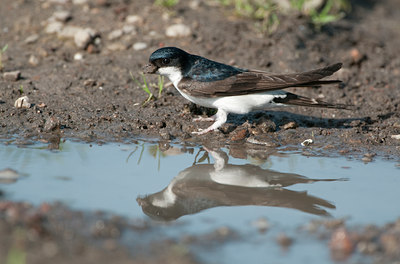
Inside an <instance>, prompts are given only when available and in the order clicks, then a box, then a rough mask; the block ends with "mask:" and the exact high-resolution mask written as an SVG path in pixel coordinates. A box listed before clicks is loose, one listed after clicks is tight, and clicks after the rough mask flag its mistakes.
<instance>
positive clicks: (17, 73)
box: [3, 71, 21, 82]
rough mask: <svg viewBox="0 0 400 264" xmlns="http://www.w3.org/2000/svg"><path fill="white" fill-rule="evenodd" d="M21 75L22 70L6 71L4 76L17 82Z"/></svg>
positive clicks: (7, 79) (10, 80) (6, 79)
mask: <svg viewBox="0 0 400 264" xmlns="http://www.w3.org/2000/svg"><path fill="white" fill-rule="evenodd" d="M20 77H21V72H20V71H12V72H5V73H4V74H3V78H4V80H5V81H8V82H15V81H17V80H18V79H19V78H20Z"/></svg>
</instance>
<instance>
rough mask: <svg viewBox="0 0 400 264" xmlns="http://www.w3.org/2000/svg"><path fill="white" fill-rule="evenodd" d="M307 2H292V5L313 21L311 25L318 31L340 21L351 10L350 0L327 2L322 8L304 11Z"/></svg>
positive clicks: (298, 0)
mask: <svg viewBox="0 0 400 264" xmlns="http://www.w3.org/2000/svg"><path fill="white" fill-rule="evenodd" d="M306 2H307V0H292V1H290V4H291V6H292V7H293V8H295V9H297V10H299V11H301V12H303V13H305V15H306V16H308V17H309V18H310V20H311V23H312V24H313V25H314V26H315V28H317V29H318V30H320V29H321V27H322V26H323V25H326V24H329V23H331V22H335V21H338V20H340V19H342V18H343V17H344V16H345V12H349V11H350V10H351V4H350V2H349V0H325V1H323V2H322V5H321V7H318V8H317V7H314V8H312V9H310V10H308V11H305V10H304V6H305V4H306Z"/></svg>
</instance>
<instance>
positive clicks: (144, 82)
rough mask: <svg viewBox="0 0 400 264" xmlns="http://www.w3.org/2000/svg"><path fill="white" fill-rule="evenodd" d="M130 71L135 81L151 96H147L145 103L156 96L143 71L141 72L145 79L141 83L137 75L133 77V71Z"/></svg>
mask: <svg viewBox="0 0 400 264" xmlns="http://www.w3.org/2000/svg"><path fill="white" fill-rule="evenodd" d="M129 73H130V75H131V78H132V80H133V81H135V82H136V83H137V85H138V86H139V87H142V89H143V91H145V92H146V93H147V94H148V95H149V97H147V99H146V100H145V101H144V103H143V105H145V104H147V103H148V102H149V101H150V100H151V99H152V98H153V97H154V95H153V93H152V92H151V91H150V89H149V86H148V84H147V81H146V77H145V76H144V74H143V73H142V74H141V75H142V79H143V84H141V83H140V82H139V81H138V80H136V78H135V77H133V74H132V72H129Z"/></svg>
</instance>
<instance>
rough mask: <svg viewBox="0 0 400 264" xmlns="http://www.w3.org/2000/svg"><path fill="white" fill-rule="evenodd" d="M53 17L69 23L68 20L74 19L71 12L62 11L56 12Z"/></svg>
mask: <svg viewBox="0 0 400 264" xmlns="http://www.w3.org/2000/svg"><path fill="white" fill-rule="evenodd" d="M52 17H53V18H54V19H55V20H57V21H60V22H67V21H68V20H70V19H71V18H72V14H71V12H69V11H66V10H60V11H56V12H54V13H53V16H52Z"/></svg>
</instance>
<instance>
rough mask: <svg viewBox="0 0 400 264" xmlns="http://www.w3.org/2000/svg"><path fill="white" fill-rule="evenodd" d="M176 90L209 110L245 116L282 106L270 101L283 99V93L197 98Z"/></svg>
mask: <svg viewBox="0 0 400 264" xmlns="http://www.w3.org/2000/svg"><path fill="white" fill-rule="evenodd" d="M177 90H178V91H179V92H180V93H181V95H182V96H183V97H185V98H186V99H187V100H189V101H191V102H193V103H195V104H198V105H201V106H205V107H210V108H217V109H223V110H225V111H226V112H227V113H235V114H246V113H249V112H251V111H254V110H263V109H266V108H270V107H277V106H283V105H282V104H276V103H274V102H273V101H272V100H273V99H274V98H276V97H283V98H284V97H285V96H286V95H285V92H283V91H272V92H264V93H259V94H247V95H237V96H227V97H216V98H198V97H193V96H190V95H187V94H184V93H182V92H181V91H180V90H179V89H178V88H177Z"/></svg>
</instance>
